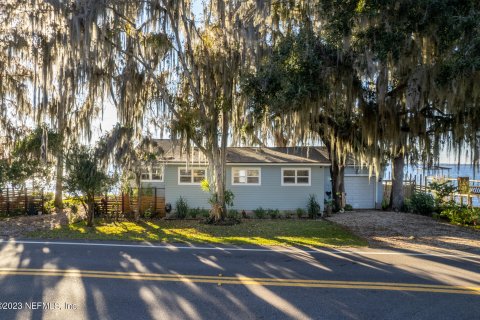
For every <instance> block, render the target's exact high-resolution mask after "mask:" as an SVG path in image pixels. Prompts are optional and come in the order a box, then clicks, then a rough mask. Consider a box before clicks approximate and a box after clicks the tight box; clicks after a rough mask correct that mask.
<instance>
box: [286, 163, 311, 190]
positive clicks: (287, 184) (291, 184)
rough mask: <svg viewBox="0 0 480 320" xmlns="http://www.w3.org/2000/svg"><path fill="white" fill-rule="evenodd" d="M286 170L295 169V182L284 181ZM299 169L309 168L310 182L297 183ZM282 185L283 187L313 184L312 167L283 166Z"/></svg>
mask: <svg viewBox="0 0 480 320" xmlns="http://www.w3.org/2000/svg"><path fill="white" fill-rule="evenodd" d="M286 170H295V183H284V182H283V181H284V180H283V178H284V172H285V171H286ZM297 170H303V171H304V170H308V183H297ZM280 181H281V185H282V186H283V187H310V186H311V185H312V169H311V168H293V167H292V168H289V167H284V168H282V177H281V180H280Z"/></svg>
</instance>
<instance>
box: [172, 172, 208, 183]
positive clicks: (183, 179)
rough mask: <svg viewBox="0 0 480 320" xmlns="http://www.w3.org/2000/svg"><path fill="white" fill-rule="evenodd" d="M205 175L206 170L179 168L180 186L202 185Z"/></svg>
mask: <svg viewBox="0 0 480 320" xmlns="http://www.w3.org/2000/svg"><path fill="white" fill-rule="evenodd" d="M205 174H206V170H205V168H188V169H187V168H178V184H200V183H201V182H202V180H204V179H205Z"/></svg>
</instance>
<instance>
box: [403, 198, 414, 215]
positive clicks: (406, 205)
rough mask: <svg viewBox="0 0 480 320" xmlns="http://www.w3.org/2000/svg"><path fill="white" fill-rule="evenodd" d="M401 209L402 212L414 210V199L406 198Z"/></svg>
mask: <svg viewBox="0 0 480 320" xmlns="http://www.w3.org/2000/svg"><path fill="white" fill-rule="evenodd" d="M400 211H402V212H412V200H410V199H409V198H405V199H404V200H403V204H402V207H401V208H400Z"/></svg>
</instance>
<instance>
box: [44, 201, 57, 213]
mask: <svg viewBox="0 0 480 320" xmlns="http://www.w3.org/2000/svg"><path fill="white" fill-rule="evenodd" d="M43 208H44V209H45V210H44V211H45V212H42V214H49V213H52V212H53V211H54V210H55V201H54V200H53V199H52V200H48V201H45V202H44V203H43Z"/></svg>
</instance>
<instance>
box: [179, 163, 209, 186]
mask: <svg viewBox="0 0 480 320" xmlns="http://www.w3.org/2000/svg"><path fill="white" fill-rule="evenodd" d="M180 170H190V172H191V177H192V178H191V179H190V181H192V182H181V181H180ZM193 170H205V178H206V177H207V168H205V167H194V168H192V167H190V168H186V167H178V179H177V180H178V181H177V182H178V185H183V186H199V185H200V184H201V182H193Z"/></svg>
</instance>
